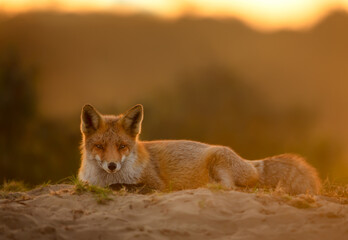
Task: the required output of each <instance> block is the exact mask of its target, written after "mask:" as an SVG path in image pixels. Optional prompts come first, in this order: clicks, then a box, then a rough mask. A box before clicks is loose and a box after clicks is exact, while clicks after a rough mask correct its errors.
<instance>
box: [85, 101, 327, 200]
mask: <svg viewBox="0 0 348 240" xmlns="http://www.w3.org/2000/svg"><path fill="white" fill-rule="evenodd" d="M143 115H144V114H143V106H142V105H140V104H138V105H136V106H134V107H133V108H131V109H129V110H128V111H127V112H126V113H124V114H121V115H118V116H114V115H102V114H100V113H99V112H98V111H97V110H96V109H95V108H94V107H93V106H91V105H85V106H84V107H83V109H82V113H81V132H82V145H81V152H82V161H81V167H80V169H79V173H78V177H79V179H80V180H82V181H85V182H87V183H89V184H93V185H97V186H102V187H105V186H109V185H112V184H143V185H145V186H147V187H148V188H150V189H154V190H159V191H165V190H181V189H193V188H198V187H203V186H206V185H207V184H208V183H218V184H221V185H222V186H223V187H224V188H226V189H233V188H234V187H235V186H254V185H256V184H259V185H264V186H269V187H278V186H280V187H281V188H282V189H283V190H284V191H286V192H288V193H291V194H300V193H311V194H317V193H318V191H319V189H320V180H319V177H318V174H317V172H316V170H315V169H314V168H313V167H312V166H310V165H309V164H308V163H307V162H306V161H305V160H304V159H303V158H301V157H299V156H296V155H292V154H283V155H279V156H274V157H270V158H265V159H262V160H253V161H249V160H245V159H243V158H242V157H240V156H239V155H238V154H236V153H235V152H234V151H233V150H232V149H231V148H229V147H225V146H218V145H209V144H205V143H200V142H194V141H188V140H160V141H140V140H139V139H138V138H139V134H140V132H141V125H142V121H143Z"/></svg>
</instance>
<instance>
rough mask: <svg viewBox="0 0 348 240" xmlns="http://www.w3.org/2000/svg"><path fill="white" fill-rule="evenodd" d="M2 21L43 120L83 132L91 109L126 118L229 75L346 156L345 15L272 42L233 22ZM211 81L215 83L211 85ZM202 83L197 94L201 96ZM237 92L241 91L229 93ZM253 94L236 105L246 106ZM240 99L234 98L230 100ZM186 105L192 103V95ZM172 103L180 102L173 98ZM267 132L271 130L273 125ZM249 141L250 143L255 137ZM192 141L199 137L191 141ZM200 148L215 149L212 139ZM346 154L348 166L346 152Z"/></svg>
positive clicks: (4, 45) (38, 16) (5, 41)
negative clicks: (218, 74)
mask: <svg viewBox="0 0 348 240" xmlns="http://www.w3.org/2000/svg"><path fill="white" fill-rule="evenodd" d="M0 19H1V21H0V53H1V52H5V51H6V50H7V49H8V48H14V49H16V50H17V52H18V54H19V57H20V59H21V61H22V62H23V64H24V66H35V67H36V68H37V69H38V72H39V83H38V89H37V94H38V100H37V101H38V112H39V113H40V114H41V115H42V116H44V117H45V118H49V119H67V118H70V119H75V120H74V121H76V123H77V122H78V118H79V114H80V109H81V107H82V105H83V104H84V103H87V102H88V103H92V104H94V105H96V107H97V108H98V109H100V111H102V112H105V111H107V110H110V109H113V110H116V109H117V110H118V111H123V110H125V109H126V108H127V107H130V106H131V105H132V104H135V103H138V102H143V103H144V102H145V103H146V102H147V101H149V100H148V99H150V98H153V99H156V101H158V102H161V101H162V100H161V98H160V97H157V98H156V96H157V95H159V93H163V94H164V95H170V96H174V94H175V92H176V91H178V88H179V89H180V86H181V87H182V86H183V85H180V84H179V85H178V82H181V81H179V80H180V79H182V78H185V79H187V78H188V77H187V76H192V78H197V76H202V77H204V73H205V72H206V71H207V69H224V70H223V71H229V72H231V73H233V74H235V75H236V76H238V79H240V80H241V81H243V84H245V85H246V86H252V88H253V89H256V90H257V92H258V98H256V99H259V100H258V101H260V102H262V104H264V105H267V107H266V109H274V111H282V109H296V108H298V109H306V111H307V110H308V111H309V114H310V115H313V116H314V117H315V119H316V120H315V121H309V123H310V124H312V125H311V126H310V129H311V136H312V137H313V138H324V139H325V138H326V137H329V138H333V139H335V141H337V142H338V143H340V144H341V145H342V146H347V143H348V128H347V127H346V124H347V122H348V108H347V105H348V98H347V97H346V95H347V90H348V81H347V79H348V60H347V59H348V47H347V43H348V31H346V30H347V29H348V15H347V14H346V13H343V12H336V13H334V14H332V15H330V16H328V17H327V18H326V19H324V20H323V21H322V22H321V23H320V24H318V25H317V26H316V27H314V28H313V29H309V30H306V31H302V32H295V31H285V30H284V31H278V32H267V33H265V32H257V31H254V30H252V29H250V28H249V27H247V26H245V25H244V24H242V23H240V22H238V21H236V20H233V19H223V20H214V19H201V18H192V17H186V18H181V19H178V20H163V19H157V18H154V17H151V16H142V15H139V16H116V15H105V14H80V15H79V14H60V13H47V12H46V13H27V14H22V15H18V16H15V17H12V18H6V17H5V16H1V17H0ZM192 73H198V75H197V74H196V75H195V74H192ZM202 74H203V75H202ZM189 78H190V77H189ZM210 79H212V80H211V81H213V80H214V76H210ZM187 81H190V79H187ZM197 81H198V83H197ZM197 81H196V85H192V86H191V87H192V88H193V89H195V86H199V79H198V80H197ZM220 83H221V82H219V81H218V82H217V83H216V84H220ZM212 86H214V85H208V91H207V88H205V90H204V91H205V94H206V95H205V96H208V95H209V88H211V87H212ZM234 86H236V87H238V86H239V85H238V84H237V85H233V86H229V87H231V88H233V87H234ZM248 89H249V88H245V89H244V90H243V94H242V96H243V97H242V98H236V99H237V100H238V101H239V100H240V99H247V98H248V91H249V90H248ZM237 93H238V89H234V91H233V94H237ZM171 94H172V95H171ZM198 94H199V92H198ZM225 94H227V95H228V93H225ZM231 94H232V92H231ZM185 96H188V97H187V98H186V99H187V101H190V97H189V96H190V94H189V93H188V94H187V95H185ZM178 97H179V98H180V94H179V95H178ZM171 99H172V100H170V101H175V97H172V98H171ZM251 99H254V97H252V98H251ZM229 101H232V100H231V99H229ZM204 102H207V103H209V101H204ZM262 104H261V105H262ZM149 105H150V104H149ZM236 105H238V104H236ZM195 106H196V105H192V107H195ZM242 106H244V105H242ZM255 106H256V107H258V105H255ZM255 106H254V107H255ZM262 106H263V105H262ZM146 107H147V106H146V105H145V111H146ZM211 107H214V106H211ZM227 107H228V106H227ZM164 108H166V107H165V106H163V108H162V109H164ZM150 109H151V107H150ZM160 109H161V108H158V110H160ZM172 109H173V111H174V110H175V108H172ZM207 109H208V108H207ZM209 109H211V108H209ZM209 109H208V110H209ZM262 109H263V108H262ZM176 110H177V112H168V113H167V114H168V115H170V114H172V115H177V114H179V113H180V109H176ZM208 110H207V111H208ZM109 113H111V112H109ZM220 113H221V111H220ZM145 114H146V113H145ZM222 114H223V113H222ZM252 116H254V115H252ZM301 116H302V115H301ZM148 117H150V115H146V118H148ZM167 117H168V118H169V116H167ZM240 117H241V116H238V115H236V116H235V118H240ZM276 119H278V118H276ZM282 119H286V116H285V117H282ZM152 120H153V119H152ZM146 121H151V119H149V120H146ZM304 121H305V120H304ZM148 124H149V123H148ZM159 124H162V123H159ZM173 124H175V123H173ZM267 124H268V125H267V126H269V127H271V122H270V121H268V122H267ZM306 124H307V125H306ZM286 126H288V125H286V124H285V125H284V126H283V127H282V128H281V129H284V128H287V127H286ZM291 126H292V125H291ZM304 126H308V122H306V123H305V125H304ZM153 127H155V126H153ZM237 128H238V126H237ZM299 129H303V126H302V125H301V127H300V128H299ZM276 130H277V128H276ZM276 130H275V131H276ZM144 132H145V134H146V128H144ZM274 134H277V132H274ZM279 134H282V132H281V131H280V132H279ZM306 134H307V133H306ZM184 135H185V134H182V136H183V137H184ZM248 135H250V138H252V136H253V133H252V132H249V133H248ZM300 135H301V132H299V133H298V134H297V135H296V136H300ZM145 136H150V138H151V137H154V136H157V134H154V135H151V134H148V135H145ZM158 136H159V135H158ZM173 136H174V135H173ZM191 136H197V134H196V135H195V134H193V135H190V134H187V136H186V137H187V138H190V137H191ZM159 137H160V136H159ZM162 137H163V138H166V137H167V136H166V135H164V136H162ZM286 137H287V135H286V134H285V135H284V138H286ZM197 138H198V137H197ZM294 138H295V137H294ZM204 139H206V140H207V141H209V138H208V137H207V138H204ZM216 139H218V137H216ZM198 140H201V139H199V138H198ZM278 140H279V141H282V138H281V137H280V138H278V139H277V140H275V141H278ZM245 141H247V140H245ZM260 141H261V140H260ZM222 143H225V142H222ZM333 144H335V142H333ZM304 146H305V145H304ZM232 147H233V146H232ZM268 148H272V145H269V146H268ZM295 149H297V148H295ZM245 151H247V149H245ZM345 154H346V156H348V152H346V153H345ZM251 156H254V155H252V154H251ZM260 157H261V156H260Z"/></svg>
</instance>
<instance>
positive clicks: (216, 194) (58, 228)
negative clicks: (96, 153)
mask: <svg viewBox="0 0 348 240" xmlns="http://www.w3.org/2000/svg"><path fill="white" fill-rule="evenodd" d="M72 192H73V186H71V185H52V186H48V187H44V188H41V189H35V190H32V191H29V192H26V193H12V194H10V195H9V196H7V198H2V199H0V239H77V240H79V239H81V240H82V239H84V240H85V239H296V240H298V239H330V240H334V239H348V205H347V204H346V205H344V204H340V203H337V202H335V201H333V200H331V199H328V198H325V197H321V196H319V197H314V198H311V197H307V196H300V197H275V196H271V195H268V194H258V193H245V192H238V191H221V190H220V191H213V190H209V189H196V190H186V191H179V192H172V193H154V194H148V195H141V194H135V193H126V194H121V193H115V194H113V195H112V196H111V200H110V201H107V203H105V204H98V203H97V201H96V199H95V196H94V195H93V194H92V193H84V194H81V195H77V194H73V193H72Z"/></svg>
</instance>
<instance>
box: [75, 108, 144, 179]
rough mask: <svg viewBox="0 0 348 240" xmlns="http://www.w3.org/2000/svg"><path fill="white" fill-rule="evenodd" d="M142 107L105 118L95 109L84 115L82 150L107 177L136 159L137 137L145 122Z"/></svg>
mask: <svg viewBox="0 0 348 240" xmlns="http://www.w3.org/2000/svg"><path fill="white" fill-rule="evenodd" d="M143 115H144V114H143V106H142V105H140V104H138V105H135V106H134V107H132V108H131V109H129V110H128V111H127V112H126V113H124V114H121V115H118V116H113V115H102V114H100V113H99V112H98V111H97V110H96V109H95V108H94V107H93V106H92V105H89V104H87V105H85V106H84V107H83V108H82V112H81V133H82V141H83V142H82V147H83V151H84V154H85V156H86V157H87V159H89V160H91V161H95V162H96V163H97V164H98V165H99V166H100V167H101V168H102V169H104V170H105V171H106V172H108V173H115V172H117V171H119V170H120V169H121V168H122V165H123V164H125V163H126V162H127V161H131V160H133V159H134V158H135V157H136V147H137V139H138V135H139V134H140V131H141V123H142V121H143Z"/></svg>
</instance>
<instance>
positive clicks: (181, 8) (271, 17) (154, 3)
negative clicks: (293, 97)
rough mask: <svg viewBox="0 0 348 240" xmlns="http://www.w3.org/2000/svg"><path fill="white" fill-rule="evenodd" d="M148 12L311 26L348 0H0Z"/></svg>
mask: <svg viewBox="0 0 348 240" xmlns="http://www.w3.org/2000/svg"><path fill="white" fill-rule="evenodd" d="M30 10H34V11H42V10H55V11H63V12H95V11H97V12H98V11H103V12H115V13H122V14H131V13H151V14H154V15H158V16H160V17H164V18H176V17H180V16H182V15H187V14H190V15H194V16H203V17H216V18H221V17H235V18H238V19H240V20H242V21H243V22H245V23H247V24H248V25H250V26H252V27H254V28H257V29H261V30H275V29H280V28H291V29H301V28H306V27H310V26H312V25H313V24H315V23H316V22H317V21H318V20H320V19H321V18H323V17H324V16H326V15H327V14H328V13H330V12H331V11H333V10H344V11H348V0H0V11H2V12H5V13H8V14H17V13H21V12H25V11H30Z"/></svg>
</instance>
